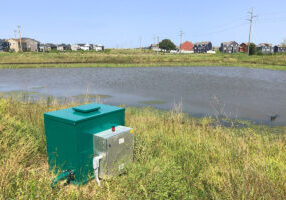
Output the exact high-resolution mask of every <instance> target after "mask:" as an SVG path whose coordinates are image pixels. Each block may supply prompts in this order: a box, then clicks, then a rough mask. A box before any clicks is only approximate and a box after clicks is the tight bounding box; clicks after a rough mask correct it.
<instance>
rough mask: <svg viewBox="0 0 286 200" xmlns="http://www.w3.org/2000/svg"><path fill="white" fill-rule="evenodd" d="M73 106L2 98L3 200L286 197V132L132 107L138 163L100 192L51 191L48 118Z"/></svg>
mask: <svg viewBox="0 0 286 200" xmlns="http://www.w3.org/2000/svg"><path fill="white" fill-rule="evenodd" d="M68 106H71V105H68V104H67V105H62V106H59V105H57V104H52V103H51V104H50V103H49V104H48V106H47V104H44V103H43V102H42V103H36V104H33V103H27V102H26V103H24V102H16V101H13V100H7V99H0V124H1V126H0V144H1V145H0V152H1V154H0V199H286V187H285V186H286V185H285V184H286V145H285V142H286V137H285V134H284V133H282V134H277V133H273V132H274V131H276V129H274V128H269V127H264V126H249V127H246V128H243V127H241V128H233V127H229V128H227V127H221V126H216V127H214V126H212V125H211V121H212V120H211V119H207V118H204V119H193V118H190V117H188V116H187V115H185V114H183V113H181V112H180V106H179V107H177V108H176V109H174V111H170V112H165V111H158V110H154V109H151V108H127V110H126V124H127V126H130V127H133V128H134V130H135V152H134V156H135V159H134V163H133V164H132V165H131V166H129V168H128V169H127V171H126V173H125V174H123V175H121V176H119V177H114V178H113V179H110V180H104V181H102V187H101V188H100V187H98V186H97V185H96V183H95V181H94V180H92V181H90V182H89V183H88V184H86V185H84V186H82V187H75V186H72V185H70V186H67V187H62V186H60V187H58V188H56V189H55V190H52V189H51V188H50V183H51V181H52V178H53V177H54V176H53V175H52V174H51V173H50V172H49V171H48V166H47V156H46V146H45V135H44V128H43V113H44V112H47V111H50V110H55V109H59V108H64V107H68ZM277 129H278V128H277Z"/></svg>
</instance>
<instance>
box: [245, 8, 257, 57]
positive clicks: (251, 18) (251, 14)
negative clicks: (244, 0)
mask: <svg viewBox="0 0 286 200" xmlns="http://www.w3.org/2000/svg"><path fill="white" fill-rule="evenodd" d="M248 13H249V14H250V18H249V19H247V20H248V21H249V24H250V25H249V36H248V55H249V54H250V40H251V31H252V22H253V18H255V17H257V16H254V15H253V8H251V12H248Z"/></svg>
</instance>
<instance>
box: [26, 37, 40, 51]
mask: <svg viewBox="0 0 286 200" xmlns="http://www.w3.org/2000/svg"><path fill="white" fill-rule="evenodd" d="M22 43H25V44H26V45H25V48H23V51H39V47H40V42H39V41H37V40H35V39H32V38H22Z"/></svg>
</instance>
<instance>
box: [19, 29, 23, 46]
mask: <svg viewBox="0 0 286 200" xmlns="http://www.w3.org/2000/svg"><path fill="white" fill-rule="evenodd" d="M18 31H19V42H20V51H21V52H22V51H23V47H22V38H21V26H20V25H18Z"/></svg>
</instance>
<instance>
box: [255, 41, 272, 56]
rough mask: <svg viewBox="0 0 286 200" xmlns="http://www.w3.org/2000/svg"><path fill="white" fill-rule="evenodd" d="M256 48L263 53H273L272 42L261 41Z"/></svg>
mask: <svg viewBox="0 0 286 200" xmlns="http://www.w3.org/2000/svg"><path fill="white" fill-rule="evenodd" d="M257 49H258V50H259V51H261V52H262V53H263V54H271V53H273V47H272V44H269V43H261V44H259V45H258V48H257Z"/></svg>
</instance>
